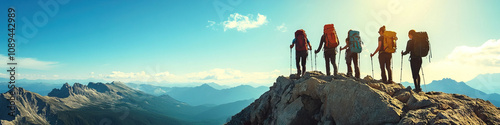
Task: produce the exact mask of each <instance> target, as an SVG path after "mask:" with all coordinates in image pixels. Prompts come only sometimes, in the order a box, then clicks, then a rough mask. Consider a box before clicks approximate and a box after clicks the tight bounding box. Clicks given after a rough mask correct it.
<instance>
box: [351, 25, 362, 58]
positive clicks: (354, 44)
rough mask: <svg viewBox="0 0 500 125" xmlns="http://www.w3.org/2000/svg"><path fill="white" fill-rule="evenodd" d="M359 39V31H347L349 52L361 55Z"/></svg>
mask: <svg viewBox="0 0 500 125" xmlns="http://www.w3.org/2000/svg"><path fill="white" fill-rule="evenodd" d="M361 44H363V42H362V41H361V37H359V31H356V30H350V31H349V48H350V50H351V52H354V53H361V51H362V50H363V47H362V45H361Z"/></svg>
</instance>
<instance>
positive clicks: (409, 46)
mask: <svg viewBox="0 0 500 125" xmlns="http://www.w3.org/2000/svg"><path fill="white" fill-rule="evenodd" d="M415 33H416V32H415V30H410V31H409V32H408V38H410V40H408V43H406V51H405V52H403V51H401V55H406V54H408V53H410V52H411V54H410V67H411V74H412V76H413V84H415V91H416V92H420V91H422V88H420V75H419V71H420V67H422V57H419V56H416V54H414V51H413V48H414V44H415V41H414V40H413V36H414V35H415Z"/></svg>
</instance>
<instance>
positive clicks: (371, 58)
mask: <svg viewBox="0 0 500 125" xmlns="http://www.w3.org/2000/svg"><path fill="white" fill-rule="evenodd" d="M370 60H371V62H372V78H373V79H374V76H373V57H372V56H371V55H370Z"/></svg>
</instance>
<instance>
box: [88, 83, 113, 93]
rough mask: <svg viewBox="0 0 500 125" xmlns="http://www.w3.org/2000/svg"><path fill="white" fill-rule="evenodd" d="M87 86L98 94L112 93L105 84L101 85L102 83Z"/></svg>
mask: <svg viewBox="0 0 500 125" xmlns="http://www.w3.org/2000/svg"><path fill="white" fill-rule="evenodd" d="M112 84H114V83H112ZM87 86H88V87H89V88H93V89H95V90H96V91H97V92H101V93H104V92H107V91H110V89H109V87H108V86H106V84H103V83H100V82H98V83H94V82H90V83H89V84H88V85H87Z"/></svg>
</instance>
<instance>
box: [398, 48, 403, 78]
mask: <svg viewBox="0 0 500 125" xmlns="http://www.w3.org/2000/svg"><path fill="white" fill-rule="evenodd" d="M401 53H403V51H402V50H401ZM401 80H403V54H401V73H400V74H399V83H401Z"/></svg>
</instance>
